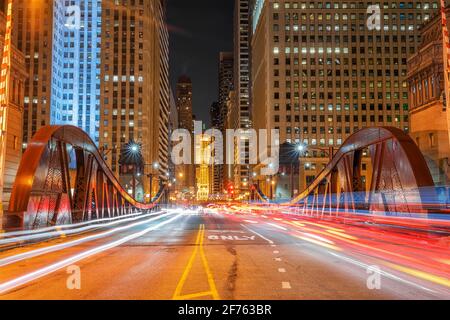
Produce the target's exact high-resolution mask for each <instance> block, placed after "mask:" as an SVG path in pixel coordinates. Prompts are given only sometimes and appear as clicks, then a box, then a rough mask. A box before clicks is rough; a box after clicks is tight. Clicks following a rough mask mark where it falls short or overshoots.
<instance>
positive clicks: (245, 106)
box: [229, 0, 252, 190]
mask: <svg viewBox="0 0 450 320" xmlns="http://www.w3.org/2000/svg"><path fill="white" fill-rule="evenodd" d="M250 36H251V29H250V0H236V1H235V7H234V79H233V81H234V88H233V89H234V91H235V94H234V99H235V100H234V101H233V102H232V103H233V104H235V107H234V108H232V110H235V112H237V114H236V115H231V119H235V121H234V122H231V123H229V125H230V128H229V129H234V130H237V129H244V130H245V129H249V128H251V126H252V122H251V113H250ZM239 149H240V146H239V143H235V156H234V158H239V155H242V159H244V160H245V164H235V165H234V166H232V167H233V168H232V169H233V177H234V184H235V187H236V188H237V189H243V190H246V189H247V187H248V182H247V181H248V179H249V173H250V166H249V164H248V162H249V146H248V142H247V143H246V144H245V148H244V149H243V150H239Z"/></svg>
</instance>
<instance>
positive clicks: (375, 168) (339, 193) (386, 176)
mask: <svg viewBox="0 0 450 320" xmlns="http://www.w3.org/2000/svg"><path fill="white" fill-rule="evenodd" d="M365 152H367V154H368V156H369V157H370V160H371V162H370V167H371V173H372V174H371V175H370V176H366V179H367V180H368V181H363V179H362V177H363V175H362V169H361V167H362V166H361V164H362V161H363V159H364V153H365ZM433 186H434V183H433V179H432V176H431V173H430V171H429V168H428V166H427V163H426V161H425V158H424V157H423V155H422V153H421V152H420V150H419V148H418V147H417V145H416V144H415V143H414V141H413V140H412V139H411V138H410V137H409V136H408V135H407V134H406V133H404V132H403V131H402V130H400V129H397V128H394V127H371V128H365V129H362V130H360V131H358V132H356V133H354V134H353V135H351V136H350V137H349V138H348V139H347V140H346V141H345V142H344V144H343V145H342V146H341V147H340V149H339V150H338V151H337V152H336V154H334V156H333V158H332V160H331V161H330V162H329V163H328V164H327V166H326V167H325V168H324V169H323V170H322V171H321V173H320V174H319V175H318V176H317V177H316V178H315V179H314V181H313V182H312V183H311V185H309V186H308V187H307V188H306V189H305V190H304V191H303V192H301V193H300V194H299V195H298V196H296V197H295V198H294V199H292V200H291V201H289V202H288V203H285V205H300V207H302V208H310V209H312V210H310V211H315V212H317V211H321V212H322V213H323V212H325V211H328V212H330V208H333V209H336V212H338V211H339V210H340V209H345V210H355V209H357V208H364V209H367V210H369V211H380V212H413V211H416V210H417V209H418V208H419V209H422V208H423V206H422V205H423V204H424V203H425V202H426V199H425V193H427V195H431V193H433V192H434V189H433V188H430V187H433Z"/></svg>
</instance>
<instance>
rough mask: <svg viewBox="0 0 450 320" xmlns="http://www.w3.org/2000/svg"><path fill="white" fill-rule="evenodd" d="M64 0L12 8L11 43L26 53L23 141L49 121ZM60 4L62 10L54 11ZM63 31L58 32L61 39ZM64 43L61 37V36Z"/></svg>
mask: <svg viewBox="0 0 450 320" xmlns="http://www.w3.org/2000/svg"><path fill="white" fill-rule="evenodd" d="M61 4H62V2H60V1H59V2H55V3H54V1H41V0H39V1H16V2H15V3H14V11H13V32H12V42H13V43H14V44H15V45H16V47H17V48H18V50H19V51H21V52H22V53H23V54H24V55H25V67H26V71H27V74H28V77H27V79H26V80H25V95H24V113H23V143H24V146H26V144H27V142H28V141H30V139H31V137H32V136H33V135H34V133H35V132H36V131H37V130H38V129H39V128H41V127H42V126H45V125H48V124H50V101H51V93H52V89H51V88H52V61H53V50H56V48H57V47H58V46H56V45H54V40H53V29H54V26H55V25H58V24H60V23H63V22H64V20H63V17H62V16H61V15H62V14H63V13H62V11H61V10H62V9H61V6H62V5H61ZM54 6H58V8H59V10H53V8H54ZM59 36H60V33H56V35H55V38H58V37H59ZM58 40H59V42H60V43H63V39H62V38H58Z"/></svg>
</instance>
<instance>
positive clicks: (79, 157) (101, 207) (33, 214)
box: [5, 126, 163, 229]
mask: <svg viewBox="0 0 450 320" xmlns="http://www.w3.org/2000/svg"><path fill="white" fill-rule="evenodd" d="M71 166H72V169H73V170H72V172H74V171H76V173H72V174H71V170H70V167H71ZM72 176H75V178H74V179H72ZM162 194H163V192H162V189H161V190H160V192H158V195H157V197H155V199H154V200H153V202H152V203H148V204H146V203H141V202H138V201H136V200H135V199H134V198H133V197H131V196H130V195H129V194H128V193H127V192H126V190H124V189H123V188H122V186H121V185H120V183H119V181H118V180H117V179H116V177H115V175H114V174H113V172H112V171H111V170H110V169H109V167H108V166H107V164H106V163H105V161H104V160H103V157H102V155H101V154H100V152H99V150H98V149H97V147H96V145H95V144H94V142H93V141H92V140H91V138H90V137H89V136H88V135H87V134H86V133H85V132H84V131H83V130H81V129H80V128H78V127H74V126H46V127H43V128H41V129H40V130H39V131H38V132H36V134H35V135H34V137H33V139H32V141H31V142H30V143H29V144H28V147H27V149H26V151H25V153H24V155H23V157H22V160H21V162H20V166H19V170H18V172H17V176H16V180H15V182H14V186H13V190H12V194H11V198H10V201H9V208H8V211H7V213H6V223H5V227H6V228H8V229H12V228H14V229H16V228H22V229H31V228H39V227H42V226H46V225H57V224H61V223H70V222H78V221H84V220H91V219H92V220H93V219H98V218H103V217H112V216H118V215H125V214H127V213H130V212H132V211H134V210H136V209H139V210H150V209H152V208H154V207H155V206H156V204H157V203H158V202H159V201H160V199H161V196H162Z"/></svg>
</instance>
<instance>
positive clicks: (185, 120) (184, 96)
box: [176, 76, 194, 132]
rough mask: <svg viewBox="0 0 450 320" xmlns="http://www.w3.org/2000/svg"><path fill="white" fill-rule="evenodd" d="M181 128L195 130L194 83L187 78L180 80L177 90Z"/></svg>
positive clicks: (183, 77)
mask: <svg viewBox="0 0 450 320" xmlns="http://www.w3.org/2000/svg"><path fill="white" fill-rule="evenodd" d="M176 103H177V110H178V121H179V125H178V126H179V128H182V129H187V130H189V131H191V132H192V131H193V130H194V124H193V122H192V121H193V118H192V82H191V79H190V78H189V77H187V76H181V77H180V78H178V82H177V89H176Z"/></svg>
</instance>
